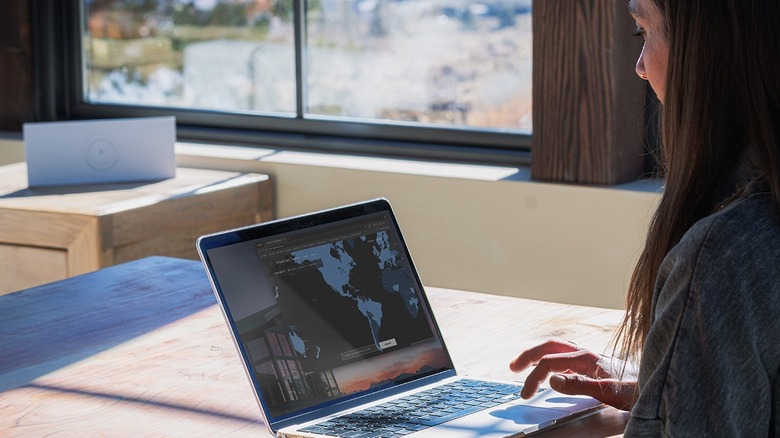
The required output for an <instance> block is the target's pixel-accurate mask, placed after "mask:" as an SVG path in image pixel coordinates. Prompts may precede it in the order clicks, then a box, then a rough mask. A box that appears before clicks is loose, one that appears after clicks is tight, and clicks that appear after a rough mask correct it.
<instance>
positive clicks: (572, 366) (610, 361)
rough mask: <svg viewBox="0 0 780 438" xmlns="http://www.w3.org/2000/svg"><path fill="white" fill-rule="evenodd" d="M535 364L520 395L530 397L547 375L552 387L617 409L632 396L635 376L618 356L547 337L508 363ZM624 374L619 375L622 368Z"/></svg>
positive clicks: (522, 366)
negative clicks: (589, 397)
mask: <svg viewBox="0 0 780 438" xmlns="http://www.w3.org/2000/svg"><path fill="white" fill-rule="evenodd" d="M532 365H535V366H536V368H534V369H533V371H531V373H530V374H529V375H528V377H527V378H526V380H525V385H524V386H523V391H522V393H521V396H522V397H523V398H531V396H532V395H534V394H535V393H536V390H537V389H539V385H541V384H542V382H544V380H545V379H546V378H547V376H549V375H550V374H552V377H550V387H552V389H554V390H556V391H558V392H560V393H563V394H569V395H588V396H591V397H593V398H595V399H597V400H599V401H601V402H604V403H606V404H608V405H611V406H614V407H616V408H618V409H622V410H626V411H627V410H629V409H630V408H631V404H632V403H633V400H634V392H635V390H636V377H635V375H634V373H633V372H632V371H631V370H630V369H629V368H628V367H626V366H625V365H626V364H625V363H624V362H623V361H621V360H619V359H616V358H613V357H609V356H605V355H603V354H596V353H594V352H592V351H590V350H586V349H584V348H581V347H579V346H577V345H575V344H572V343H570V342H564V341H547V342H545V343H543V344H541V345H537V346H536V347H533V348H531V349H528V350H525V351H523V352H522V353H520V355H519V356H518V357H517V359H515V360H514V361H512V363H510V364H509V369H510V370H512V371H514V372H520V371H523V370H524V369H526V368H528V367H529V366H532ZM624 370H625V373H624V378H625V379H627V380H621V379H619V376H620V374H621V373H623V371H624Z"/></svg>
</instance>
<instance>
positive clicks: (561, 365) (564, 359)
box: [520, 350, 610, 398]
mask: <svg viewBox="0 0 780 438" xmlns="http://www.w3.org/2000/svg"><path fill="white" fill-rule="evenodd" d="M599 358H600V357H599V356H597V355H596V354H594V353H592V352H590V351H588V350H577V351H572V352H566V353H557V354H548V355H546V356H544V357H542V358H541V359H539V361H538V364H537V365H536V368H534V369H533V370H532V371H531V373H530V374H528V377H526V379H525V385H524V386H523V390H522V391H521V393H520V395H521V396H522V397H523V398H530V397H531V396H532V395H534V394H535V393H536V390H537V389H539V386H540V385H541V384H542V382H544V381H545V380H546V379H547V376H549V375H550V374H554V373H576V374H583V375H585V376H589V377H610V376H606V375H604V373H603V370H601V369H600V368H599V364H598V361H599Z"/></svg>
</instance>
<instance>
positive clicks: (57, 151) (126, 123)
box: [23, 117, 176, 187]
mask: <svg viewBox="0 0 780 438" xmlns="http://www.w3.org/2000/svg"><path fill="white" fill-rule="evenodd" d="M23 131H24V149H25V158H26V161H27V179H28V185H29V186H30V187H39V186H54V185H74V184H95V183H116V182H130V181H153V180H163V179H167V178H172V177H174V176H175V174H176V155H175V153H174V144H175V143H176V118H175V117H140V118H128V119H106V120H84V121H81V120H80V121H66V122H39V123H25V124H24V125H23Z"/></svg>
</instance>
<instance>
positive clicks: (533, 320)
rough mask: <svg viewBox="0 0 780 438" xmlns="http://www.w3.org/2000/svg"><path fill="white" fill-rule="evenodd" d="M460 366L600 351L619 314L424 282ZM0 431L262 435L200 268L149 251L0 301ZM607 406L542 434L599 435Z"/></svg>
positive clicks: (606, 424)
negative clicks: (579, 348) (560, 349)
mask: <svg viewBox="0 0 780 438" xmlns="http://www.w3.org/2000/svg"><path fill="white" fill-rule="evenodd" d="M427 292H428V296H429V299H430V301H431V305H432V307H433V311H434V313H435V315H436V318H437V321H438V323H439V325H440V326H441V329H442V334H443V336H444V338H445V341H446V342H447V345H448V349H449V351H450V353H451V355H452V357H453V360H454V362H455V364H456V367H458V369H459V370H460V372H461V373H462V374H468V375H474V376H485V377H493V378H513V379H516V378H517V376H516V375H511V373H509V371H508V368H507V365H508V363H509V361H510V360H511V359H512V358H513V357H514V355H515V354H517V353H518V352H519V351H520V350H521V349H523V348H525V347H528V346H531V345H534V344H536V343H538V342H539V341H542V340H544V339H548V338H550V337H563V338H569V339H571V340H574V341H576V342H578V343H579V344H581V345H584V346H588V347H591V348H595V349H600V350H603V349H604V348H605V345H606V343H607V342H608V340H609V338H610V336H611V334H612V330H613V328H614V326H615V325H616V324H617V322H618V321H619V318H620V316H621V315H620V313H621V312H619V311H616V310H607V309H598V308H588V307H579V306H571V305H562V304H553V303H545V302H539V301H532V300H524V299H518V298H510V297H499V296H492V295H484V294H477V293H471V292H462V291H454V290H447V289H436V288H428V289H427ZM0 339H2V345H3V347H2V350H3V351H2V354H0V435H2V436H14V437H15V436H25V437H27V436H111V437H123V436H204V437H205V436H220V437H228V436H230V437H233V436H268V435H267V433H266V432H265V426H264V425H263V424H262V420H261V416H260V411H259V408H258V407H257V405H256V403H255V401H254V398H253V396H252V393H251V391H250V387H249V382H248V380H247V378H246V376H245V375H244V373H243V370H242V368H241V365H240V362H239V358H238V354H237V352H236V350H235V347H234V345H233V343H232V340H231V339H230V335H229V333H228V329H227V327H226V325H225V322H224V319H223V317H222V314H221V313H220V310H219V308H218V306H217V305H216V302H215V299H214V296H213V293H212V291H211V289H210V287H209V285H208V281H207V279H206V276H205V273H204V271H203V268H202V266H201V265H200V263H198V262H195V261H190V260H182V259H174V258H167V257H151V258H144V259H141V260H137V261H134V262H130V263H126V264H122V265H118V266H113V267H110V268H106V269H102V270H99V271H97V272H93V273H90V274H86V275H82V276H77V277H72V278H69V279H66V280H62V281H59V282H55V283H51V284H47V285H43V286H39V287H36V288H32V289H28V290H25V291H21V292H17V293H12V294H8V295H5V296H2V297H0ZM626 419H627V417H626V415H625V414H624V413H622V412H619V411H616V410H614V409H611V408H608V409H604V410H602V411H601V412H599V413H597V414H595V415H592V416H590V417H587V418H584V419H580V420H576V421H574V422H572V423H569V424H567V425H565V426H562V427H561V428H558V429H553V430H551V431H548V432H545V433H544V434H542V435H540V436H583V437H606V436H613V435H616V434H619V433H620V431H621V430H622V428H623V427H624V425H625V421H626Z"/></svg>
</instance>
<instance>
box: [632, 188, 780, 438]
mask: <svg viewBox="0 0 780 438" xmlns="http://www.w3.org/2000/svg"><path fill="white" fill-rule="evenodd" d="M779 365H780V217H778V213H777V211H776V210H775V207H774V205H773V203H772V198H771V195H770V194H769V191H768V188H767V187H766V185H764V184H762V183H759V182H751V183H749V184H747V187H746V188H745V189H744V191H742V192H740V196H738V197H736V199H734V200H732V201H731V202H730V203H728V204H727V205H726V206H725V207H723V208H721V209H720V210H719V211H717V212H715V213H713V214H712V215H710V216H708V217H706V218H704V219H702V220H700V221H699V222H697V223H696V224H695V225H694V226H693V227H692V228H691V229H690V230H689V231H688V232H687V233H686V234H685V235H684V236H683V238H682V240H681V241H680V243H679V244H677V245H676V246H675V247H674V248H673V249H672V251H670V253H669V254H668V255H667V257H666V258H665V260H664V262H663V264H662V266H661V269H660V271H659V274H658V279H657V283H656V288H655V295H654V297H653V304H652V325H651V328H650V331H649V333H648V336H647V340H646V342H645V345H644V350H643V353H642V358H641V363H640V370H639V397H638V399H637V401H636V403H635V405H634V406H633V408H632V410H631V419H630V420H629V423H628V426H627V428H626V431H625V436H626V437H645V436H648V437H649V436H653V437H656V436H674V437H720V436H723V437H741V436H747V437H767V436H776V437H780V378H779V377H778V366H779Z"/></svg>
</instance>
